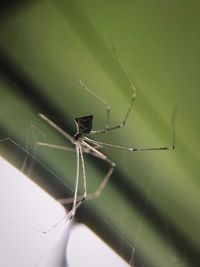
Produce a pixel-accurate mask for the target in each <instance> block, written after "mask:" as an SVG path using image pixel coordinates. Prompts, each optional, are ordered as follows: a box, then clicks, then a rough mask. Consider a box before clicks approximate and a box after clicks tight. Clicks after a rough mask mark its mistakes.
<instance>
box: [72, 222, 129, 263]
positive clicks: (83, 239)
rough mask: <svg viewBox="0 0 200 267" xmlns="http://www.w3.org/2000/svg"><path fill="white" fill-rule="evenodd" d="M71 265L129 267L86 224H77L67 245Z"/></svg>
mask: <svg viewBox="0 0 200 267" xmlns="http://www.w3.org/2000/svg"><path fill="white" fill-rule="evenodd" d="M67 261H68V263H69V267H128V266H129V265H128V264H127V263H126V262H125V261H124V260H123V259H122V258H121V257H119V256H118V255H117V254H116V253H115V252H114V251H113V250H112V249H111V248H110V247H109V246H108V245H107V244H106V243H104V242H103V241H102V240H101V239H99V238H98V236H97V235H96V234H95V233H93V232H92V231H91V230H90V229H89V228H87V227H86V226H85V225H83V224H80V225H76V226H75V227H74V229H73V230H72V232H71V235H70V238H69V243H68V247H67Z"/></svg>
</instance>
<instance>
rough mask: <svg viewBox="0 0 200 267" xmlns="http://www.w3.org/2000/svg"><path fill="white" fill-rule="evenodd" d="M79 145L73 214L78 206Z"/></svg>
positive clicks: (77, 147)
mask: <svg viewBox="0 0 200 267" xmlns="http://www.w3.org/2000/svg"><path fill="white" fill-rule="evenodd" d="M79 152H80V151H79V145H78V144H77V145H76V183H75V190H74V200H73V207H72V211H71V214H72V216H74V215H75V213H76V207H77V194H78V182H79V166H80V162H79Z"/></svg>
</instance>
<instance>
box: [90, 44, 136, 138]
mask: <svg viewBox="0 0 200 267" xmlns="http://www.w3.org/2000/svg"><path fill="white" fill-rule="evenodd" d="M111 46H112V51H113V53H114V54H115V56H116V58H117V62H118V64H119V67H120V69H121V71H122V73H123V74H124V76H125V77H126V79H127V81H128V83H129V86H130V88H131V89H132V91H133V93H132V97H131V102H130V104H129V106H128V110H127V111H126V113H125V116H124V120H123V121H122V123H119V124H117V125H115V126H113V127H108V128H106V129H104V130H97V131H91V133H90V134H96V133H108V132H110V131H113V130H116V129H119V128H122V127H124V126H125V124H126V121H127V119H128V117H129V114H130V112H131V109H132V107H133V103H134V100H135V98H136V87H135V85H134V84H133V82H132V80H131V79H130V77H129V75H128V73H127V71H126V69H125V68H124V67H123V65H122V63H121V60H120V58H119V56H118V54H117V52H116V49H115V47H114V45H113V43H112V40H111Z"/></svg>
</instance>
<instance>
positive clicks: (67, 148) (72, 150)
mask: <svg viewBox="0 0 200 267" xmlns="http://www.w3.org/2000/svg"><path fill="white" fill-rule="evenodd" d="M37 145H38V146H43V147H48V148H55V149H59V150H65V151H70V152H75V151H76V150H75V149H74V148H72V147H67V146H61V145H56V144H50V143H44V142H37Z"/></svg>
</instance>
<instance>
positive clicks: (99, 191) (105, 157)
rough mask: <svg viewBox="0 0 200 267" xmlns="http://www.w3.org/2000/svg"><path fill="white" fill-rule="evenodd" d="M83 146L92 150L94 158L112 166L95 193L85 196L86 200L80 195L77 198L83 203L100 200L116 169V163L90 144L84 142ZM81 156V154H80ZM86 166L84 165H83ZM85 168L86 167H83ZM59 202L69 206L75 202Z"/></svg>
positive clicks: (70, 200) (61, 200) (60, 200)
mask: <svg viewBox="0 0 200 267" xmlns="http://www.w3.org/2000/svg"><path fill="white" fill-rule="evenodd" d="M93 144H95V145H98V144H97V143H95V141H94V143H93ZM83 146H85V147H87V148H88V149H90V154H91V155H92V156H94V157H97V158H99V159H102V160H105V161H106V162H108V163H109V164H110V168H109V170H108V172H107V173H106V175H105V176H104V178H103V180H102V181H101V183H100V185H99V186H98V188H97V189H96V190H95V192H93V193H87V192H86V194H85V198H84V199H83V196H82V195H79V196H77V201H81V202H82V201H83V200H85V199H86V200H88V199H93V198H98V197H99V196H100V195H101V193H102V192H103V190H104V188H105V187H106V185H107V183H108V181H109V179H110V177H111V175H112V173H113V171H114V168H115V163H114V162H112V161H111V160H110V159H109V158H108V157H107V156H105V155H104V154H103V153H101V152H99V151H98V150H96V149H95V148H94V147H92V146H90V145H89V144H87V143H85V142H83ZM80 154H81V152H80ZM83 164H84V163H83ZM82 166H84V165H82ZM83 168H84V167H83ZM83 173H84V172H83ZM83 176H84V177H85V178H84V179H85V181H86V180H87V179H86V176H85V174H83ZM85 188H86V185H85ZM58 201H59V202H60V203H61V204H69V203H71V202H73V198H66V199H58Z"/></svg>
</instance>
